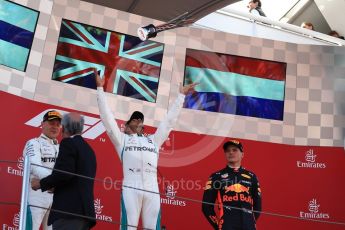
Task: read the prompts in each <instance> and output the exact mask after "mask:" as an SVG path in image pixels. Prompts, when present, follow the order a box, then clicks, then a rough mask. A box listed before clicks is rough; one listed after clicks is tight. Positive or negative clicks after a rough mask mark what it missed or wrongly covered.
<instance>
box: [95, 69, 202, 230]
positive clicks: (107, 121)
mask: <svg viewBox="0 0 345 230" xmlns="http://www.w3.org/2000/svg"><path fill="white" fill-rule="evenodd" d="M95 75H96V83H97V95H98V98H97V99H98V107H99V111H100V116H101V119H102V122H103V124H104V126H105V128H106V130H107V134H108V136H109V137H110V139H111V141H112V142H113V144H114V146H115V148H116V152H117V153H118V155H119V158H120V160H121V162H122V169H123V186H122V195H121V227H120V229H121V230H124V229H137V228H136V227H137V226H138V222H139V217H140V214H141V217H142V225H143V228H145V229H161V228H160V227H161V226H160V196H159V189H158V183H157V164H158V154H159V148H160V146H161V145H162V144H163V143H164V141H165V140H166V139H167V138H168V136H169V133H170V131H171V130H172V127H173V125H174V124H175V122H176V120H177V117H178V115H179V113H180V111H181V108H182V106H183V103H184V98H185V95H186V94H187V93H188V92H190V91H192V90H194V87H195V85H196V84H191V85H186V86H184V87H182V86H181V87H180V94H179V95H178V97H177V99H176V100H175V102H174V103H173V105H172V106H171V108H170V109H169V111H168V114H167V116H166V117H165V119H164V120H163V121H162V122H161V123H160V125H159V127H158V128H157V130H156V132H155V133H154V134H153V135H147V136H144V135H142V130H143V121H144V115H143V114H142V113H141V112H138V111H135V112H134V113H133V114H132V115H131V117H130V119H129V120H128V121H127V123H126V132H125V133H122V132H120V129H119V128H118V126H117V124H116V122H115V120H114V116H113V115H112V113H111V111H110V109H109V107H108V105H107V102H106V98H105V95H104V91H103V85H104V79H103V80H102V79H101V78H100V76H99V75H98V74H97V72H95ZM144 190H145V191H152V192H153V193H152V192H145V191H144Z"/></svg>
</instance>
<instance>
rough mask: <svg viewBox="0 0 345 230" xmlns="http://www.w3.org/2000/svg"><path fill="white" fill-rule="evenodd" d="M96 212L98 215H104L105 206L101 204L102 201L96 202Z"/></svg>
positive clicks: (97, 200)
mask: <svg viewBox="0 0 345 230" xmlns="http://www.w3.org/2000/svg"><path fill="white" fill-rule="evenodd" d="M94 205H95V212H96V214H98V215H101V214H102V209H103V205H102V204H101V199H96V200H94Z"/></svg>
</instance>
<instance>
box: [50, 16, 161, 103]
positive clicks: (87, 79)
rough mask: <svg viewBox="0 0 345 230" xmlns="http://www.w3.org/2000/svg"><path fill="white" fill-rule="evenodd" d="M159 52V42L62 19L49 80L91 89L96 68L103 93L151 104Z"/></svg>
mask: <svg viewBox="0 0 345 230" xmlns="http://www.w3.org/2000/svg"><path fill="white" fill-rule="evenodd" d="M163 49H164V45H163V44H162V43H158V42H153V41H145V42H142V41H141V40H140V39H139V38H137V37H134V36H130V35H124V34H121V33H116V32H112V31H107V30H104V29H100V28H96V27H93V26H89V25H85V24H81V23H77V22H72V21H69V20H65V19H63V20H62V24H61V30H60V36H59V42H58V47H57V51H56V57H55V64H54V71H53V76H52V79H53V80H57V81H61V82H65V83H69V84H74V85H79V86H83V87H87V88H93V89H95V88H96V82H95V79H94V74H93V68H96V69H97V70H98V71H99V72H100V75H101V76H103V75H104V77H105V86H104V89H105V91H106V92H111V93H114V94H118V95H122V96H127V97H131V98H136V99H140V100H145V101H149V102H155V101H156V97H157V90H158V83H159V75H160V67H161V63H162V58H163Z"/></svg>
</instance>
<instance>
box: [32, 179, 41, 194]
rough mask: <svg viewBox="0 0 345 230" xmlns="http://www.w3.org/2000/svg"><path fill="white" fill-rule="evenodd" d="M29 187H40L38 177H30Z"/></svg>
mask: <svg viewBox="0 0 345 230" xmlns="http://www.w3.org/2000/svg"><path fill="white" fill-rule="evenodd" d="M31 188H32V189H33V190H35V191H36V190H38V189H40V188H41V184H40V179H38V178H32V179H31Z"/></svg>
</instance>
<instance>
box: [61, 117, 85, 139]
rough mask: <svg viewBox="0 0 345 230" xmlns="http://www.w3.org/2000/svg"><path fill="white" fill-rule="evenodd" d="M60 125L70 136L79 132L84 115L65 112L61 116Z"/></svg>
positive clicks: (82, 124) (82, 125)
mask: <svg viewBox="0 0 345 230" xmlns="http://www.w3.org/2000/svg"><path fill="white" fill-rule="evenodd" d="M61 125H62V127H63V128H64V130H65V131H67V132H68V133H69V134H70V135H71V136H73V135H76V134H81V133H82V132H83V127H84V117H83V116H81V115H80V114H77V113H66V114H64V115H63V116H62V121H61Z"/></svg>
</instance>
